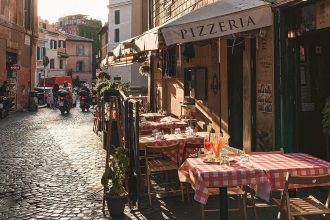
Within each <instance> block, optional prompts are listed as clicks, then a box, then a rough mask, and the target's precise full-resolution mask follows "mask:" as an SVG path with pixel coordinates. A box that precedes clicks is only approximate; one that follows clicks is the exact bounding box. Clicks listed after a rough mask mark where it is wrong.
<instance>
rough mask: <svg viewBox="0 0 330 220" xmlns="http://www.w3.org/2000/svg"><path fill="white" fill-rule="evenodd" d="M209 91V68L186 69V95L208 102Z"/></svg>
mask: <svg viewBox="0 0 330 220" xmlns="http://www.w3.org/2000/svg"><path fill="white" fill-rule="evenodd" d="M207 91H208V82H207V68H206V67H195V68H186V69H185V70H184V95H185V96H190V97H192V98H194V99H197V100H204V101H206V100H207Z"/></svg>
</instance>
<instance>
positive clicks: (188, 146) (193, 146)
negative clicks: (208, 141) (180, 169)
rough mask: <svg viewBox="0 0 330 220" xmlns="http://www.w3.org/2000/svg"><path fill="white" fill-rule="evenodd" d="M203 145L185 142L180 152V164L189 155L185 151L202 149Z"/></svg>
mask: <svg viewBox="0 0 330 220" xmlns="http://www.w3.org/2000/svg"><path fill="white" fill-rule="evenodd" d="M203 147H204V145H203V144H197V143H191V142H186V144H185V146H184V149H183V153H182V161H181V164H182V163H183V162H184V161H185V160H186V159H187V158H188V157H190V156H189V155H187V151H188V152H194V153H196V152H195V151H196V150H197V151H199V150H200V149H202V148H203Z"/></svg>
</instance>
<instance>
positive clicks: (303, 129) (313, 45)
mask: <svg viewBox="0 0 330 220" xmlns="http://www.w3.org/2000/svg"><path fill="white" fill-rule="evenodd" d="M329 39H330V30H323V31H317V32H313V33H308V34H306V35H303V36H302V37H300V38H299V39H298V42H299V68H298V77H297V78H298V79H300V80H299V81H298V82H297V85H298V103H299V105H298V125H297V130H298V145H297V146H298V151H299V152H302V153H308V154H311V155H314V156H316V157H319V158H323V159H326V142H325V137H324V135H323V132H322V109H323V107H324V103H325V100H326V98H327V97H329V96H330V70H329V62H330V41H329Z"/></svg>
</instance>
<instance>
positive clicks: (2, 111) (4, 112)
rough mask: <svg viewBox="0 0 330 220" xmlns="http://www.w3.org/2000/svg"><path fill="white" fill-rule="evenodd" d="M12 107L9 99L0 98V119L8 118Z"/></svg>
mask: <svg viewBox="0 0 330 220" xmlns="http://www.w3.org/2000/svg"><path fill="white" fill-rule="evenodd" d="M12 106H13V104H12V100H11V99H10V98H9V97H6V96H0V119H2V118H5V117H7V116H8V113H9V111H10V109H11V108H12Z"/></svg>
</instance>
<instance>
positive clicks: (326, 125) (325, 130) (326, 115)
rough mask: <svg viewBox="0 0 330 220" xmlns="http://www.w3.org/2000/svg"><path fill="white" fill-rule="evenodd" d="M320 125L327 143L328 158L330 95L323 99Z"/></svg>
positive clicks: (328, 156) (329, 157) (329, 156)
mask: <svg viewBox="0 0 330 220" xmlns="http://www.w3.org/2000/svg"><path fill="white" fill-rule="evenodd" d="M322 115H323V119H322V127H323V133H324V134H325V138H326V144H327V155H326V156H327V159H330V155H329V147H330V146H329V136H330V97H328V98H327V99H326V100H325V104H324V108H323V110H322Z"/></svg>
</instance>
